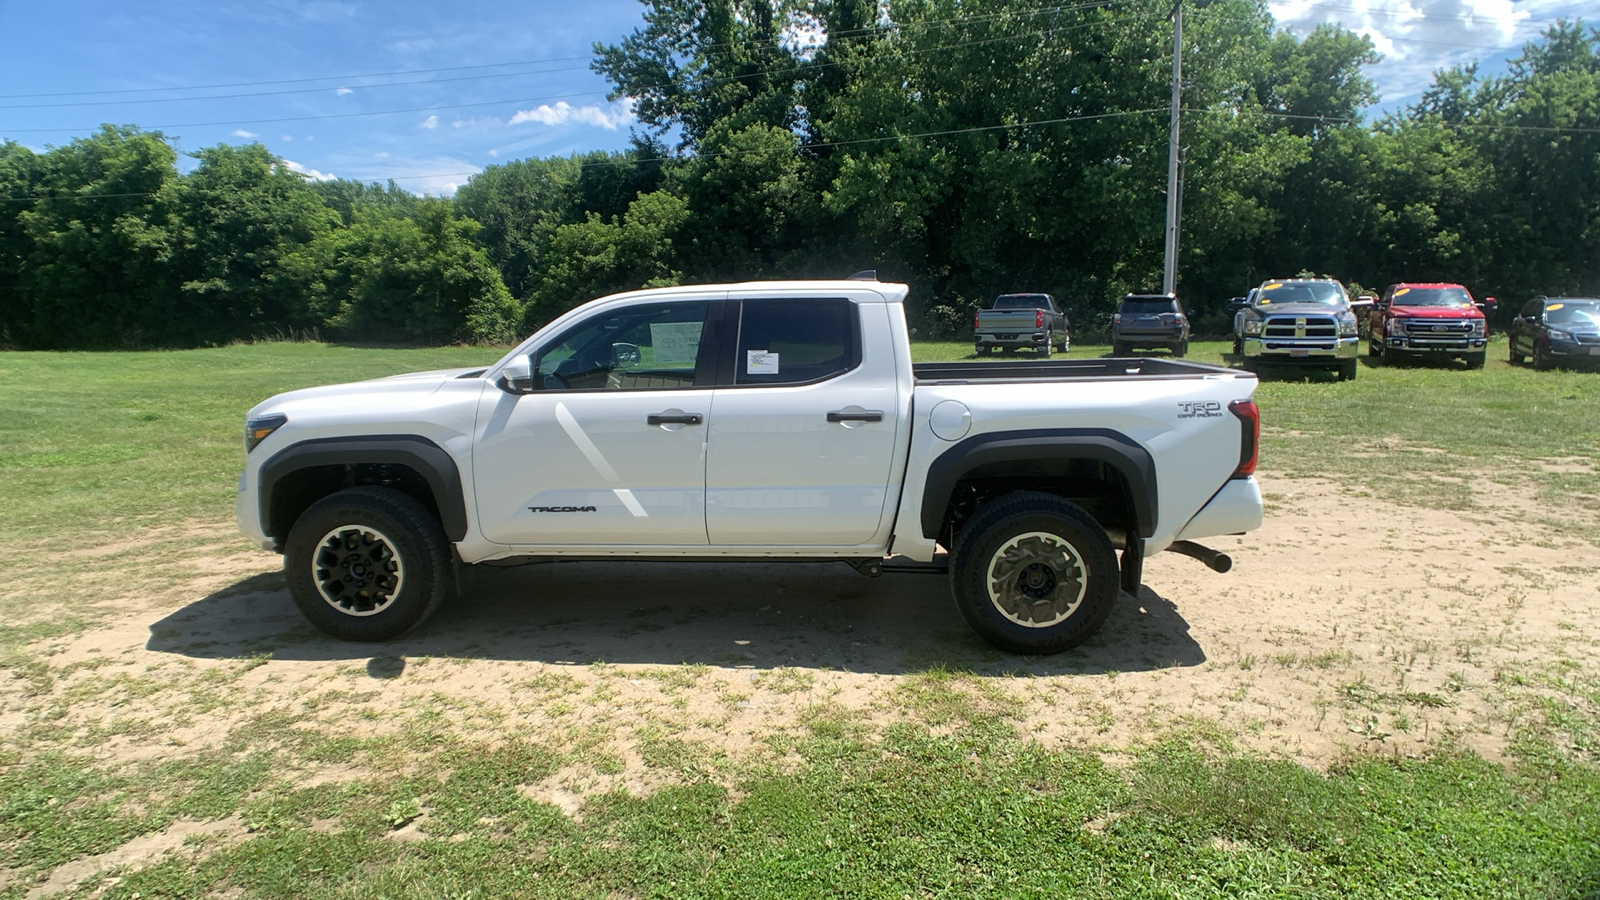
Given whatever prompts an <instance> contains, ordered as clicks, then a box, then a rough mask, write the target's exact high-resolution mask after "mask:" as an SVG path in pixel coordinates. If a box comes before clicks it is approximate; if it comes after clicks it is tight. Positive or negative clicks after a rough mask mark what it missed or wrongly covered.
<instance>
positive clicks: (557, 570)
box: [0, 460, 1600, 885]
mask: <svg viewBox="0 0 1600 900" xmlns="http://www.w3.org/2000/svg"><path fill="white" fill-rule="evenodd" d="M1551 464H1552V465H1572V464H1577V463H1573V461H1568V460H1562V461H1551ZM1466 480H1467V481H1468V483H1469V485H1470V489H1471V492H1472V496H1473V498H1474V502H1473V505H1472V506H1471V507H1470V508H1468V509H1466V510H1465V511H1443V510H1434V509H1425V508H1418V507H1415V506H1401V505H1397V504H1394V503H1390V502H1386V501H1385V500H1382V499H1378V498H1375V497H1372V496H1356V492H1353V491H1352V490H1351V488H1350V487H1349V485H1347V484H1343V483H1336V482H1332V481H1319V480H1308V479H1294V480H1273V479H1271V478H1268V479H1267V480H1266V482H1265V488H1266V491H1267V496H1268V501H1269V502H1268V506H1269V509H1268V517H1267V521H1266V524H1265V526H1264V527H1263V528H1262V529H1260V530H1259V531H1257V532H1254V533H1252V534H1250V535H1247V536H1245V537H1230V538H1221V539H1216V540H1213V541H1207V543H1209V544H1212V545H1213V546H1215V547H1216V548H1217V549H1219V550H1222V551H1224V552H1228V553H1231V554H1233V556H1234V558H1235V568H1234V570H1233V571H1232V572H1231V573H1229V574H1226V575H1217V574H1214V573H1212V572H1211V571H1209V570H1208V569H1206V568H1204V567H1203V566H1201V565H1200V564H1199V563H1197V562H1194V561H1193V560H1190V559H1187V558H1184V557H1181V556H1178V555H1176V554H1170V553H1168V554H1161V555H1159V556H1158V557H1156V558H1154V559H1152V560H1150V561H1149V562H1148V564H1147V566H1146V570H1145V587H1144V588H1143V589H1142V590H1141V592H1140V594H1139V596H1138V597H1136V598H1135V597H1130V596H1128V595H1123V596H1122V598H1121V599H1120V602H1119V603H1118V605H1117V607H1116V609H1115V611H1114V612H1113V613H1112V615H1111V618H1110V619H1109V620H1108V621H1107V623H1106V625H1105V627H1104V629H1103V631H1102V633H1101V634H1100V635H1099V636H1097V637H1096V638H1095V639H1093V640H1092V641H1090V642H1089V644H1087V645H1085V646H1084V647H1082V648H1080V649H1079V650H1077V651H1074V652H1070V653H1067V654H1063V655H1060V656H1056V657H1049V658H1021V657H1015V656H1010V655H1006V654H1002V653H999V652H997V651H995V650H993V649H991V648H989V647H988V646H987V645H986V644H984V643H982V642H981V641H980V640H979V639H978V638H976V637H975V636H974V635H972V634H971V633H970V632H969V631H968V630H967V629H966V627H965V625H964V623H963V622H962V621H961V619H960V617H959V616H958V614H957V613H956V611H955V609H954V607H953V605H952V603H951V601H950V598H949V593H948V587H947V585H946V582H945V581H944V580H943V579H941V578H937V577H928V576H920V575H891V576H885V577H883V578H880V579H876V580H873V579H867V578H864V577H863V576H861V575H858V574H856V573H855V572H853V571H851V570H850V569H849V568H847V567H845V566H843V565H838V564H834V565H815V564H784V565H751V564H737V565H699V566H683V565H679V566H674V565H666V564H654V563H570V564H557V565H542V566H530V567H525V568H520V569H504V570H486V571H481V572H478V573H477V574H476V575H475V581H474V583H473V585H472V589H471V591H470V592H469V594H468V595H467V597H466V598H465V599H463V600H461V601H458V602H457V603H455V604H454V605H452V606H449V607H447V608H445V609H443V610H441V612H440V613H439V614H438V615H436V616H435V617H434V618H433V619H432V620H431V621H430V622H429V623H428V624H427V625H425V626H424V627H423V628H422V629H421V630H420V631H419V632H418V633H416V634H414V635H411V636H408V637H407V638H404V639H402V640H400V641H396V642H393V643H390V644H385V645H381V646H373V645H359V644H347V643H341V642H337V641H333V640H330V639H327V638H324V637H323V636H321V635H320V634H319V633H317V632H315V631H313V630H312V629H311V628H310V627H309V626H308V625H306V624H305V622H304V621H303V619H302V618H301V617H300V615H299V613H298V612H297V611H296V610H295V608H294V606H293V604H292V602H291V601H290V600H289V598H288V595H287V594H286V592H285V591H284V589H283V587H282V579H281V576H280V575H278V574H277V573H276V571H275V568H276V565H277V561H276V558H275V557H271V556H268V555H266V554H260V553H252V552H249V551H247V550H241V549H240V548H238V547H237V546H235V545H233V544H227V545H219V544H217V543H216V542H215V540H203V542H196V541H193V540H188V541H184V542H180V546H186V547H190V549H189V550H187V551H185V552H184V553H182V554H180V555H179V559H178V562H179V564H180V565H181V567H182V568H183V571H184V573H185V574H184V575H183V576H182V577H180V578H177V579H176V580H174V581H173V582H171V584H170V585H169V586H168V587H166V588H164V589H161V590H158V591H154V592H153V593H154V596H144V597H127V598H123V599H122V600H121V601H119V602H121V603H123V604H124V605H125V608H126V610H127V611H126V613H125V614H123V615H120V616H118V617H114V619H113V620H112V621H110V622H109V623H108V624H104V625H101V626H97V627H93V628H91V629H89V630H87V631H84V632H83V633H81V634H79V635H78V636H76V637H72V638H59V639H51V640H46V641H41V642H37V643H36V644H34V645H33V646H32V647H30V648H29V649H30V651H31V652H33V653H34V654H35V655H36V656H37V657H38V658H40V659H42V660H44V661H45V664H46V669H45V675H44V676H41V675H39V674H38V672H37V671H35V672H34V674H33V675H32V676H31V677H30V676H29V675H28V673H26V672H21V671H19V670H16V669H13V670H11V675H10V677H7V676H6V675H5V674H3V673H0V734H3V735H14V736H19V737H15V738H13V737H0V749H11V748H10V747H7V746H6V745H10V744H13V743H14V741H18V740H29V739H37V731H36V729H38V728H41V727H45V726H44V723H48V727H49V728H50V729H51V734H53V735H56V736H57V740H59V741H62V742H64V745H65V746H69V747H75V748H77V750H78V752H83V753H89V754H93V755H94V756H95V757H97V758H98V759H99V760H100V763H101V764H102V765H105V766H108V767H112V768H115V767H118V766H125V765H128V764H130V763H136V762H139V761H143V760H150V759H156V758H170V757H172V756H174V755H183V754H193V753H198V752H201V751H203V750H205V749H208V748H214V747H218V746H221V745H222V744H223V743H224V742H225V741H227V740H228V739H229V737H230V735H238V734H240V733H241V729H251V728H255V729H256V730H255V731H252V732H250V733H251V734H253V735H257V736H258V738H257V739H266V740H271V739H272V738H273V730H272V729H271V728H269V729H266V730H265V731H263V730H262V728H261V723H263V722H275V723H278V724H276V725H274V726H273V728H276V729H277V731H278V732H279V734H278V737H282V736H284V735H285V734H288V733H291V732H300V733H307V734H313V733H314V734H319V735H322V736H326V737H334V738H339V737H358V738H381V737H383V736H386V735H391V736H402V735H404V734H407V733H408V730H409V731H410V732H414V731H415V730H416V729H418V728H433V729H439V728H443V729H445V730H448V731H450V732H451V733H453V734H455V735H456V736H458V737H460V738H462V739H468V740H479V741H494V740H498V739H504V738H510V737H513V736H520V737H530V736H531V737H536V738H537V739H539V740H541V741H545V742H547V743H552V744H554V745H557V746H559V747H562V748H564V749H565V751H566V753H567V755H566V756H565V757H564V759H565V762H564V763H563V765H562V766H561V768H560V770H559V771H558V772H557V773H556V774H555V775H553V776H551V777H549V778H547V779H545V780H544V781H542V782H540V783H536V784H527V785H523V786H522V789H523V791H524V793H525V794H527V795H528V796H530V797H532V798H535V799H539V800H542V801H546V802H550V803H552V804H555V805H556V806H558V807H559V808H561V809H563V810H564V811H565V812H567V813H568V814H569V815H572V816H575V817H580V816H581V815H582V808H583V804H584V800H585V798H587V797H589V796H593V795H595V794H598V793H605V792H608V791H612V790H617V789H626V790H630V791H633V792H636V793H637V792H648V791H650V790H651V789H653V788H654V787H655V786H658V785H660V784H663V783H668V782H672V781H677V780H681V779H683V778H686V777H710V778H713V779H719V780H720V779H722V778H723V776H724V775H727V774H728V773H730V772H733V771H734V770H735V769H736V768H737V769H739V770H740V771H746V772H747V771H748V764H749V763H750V762H751V761H752V760H753V761H755V762H756V764H758V765H768V766H770V767H772V768H773V769H774V770H779V771H781V770H782V769H783V768H785V767H786V766H788V765H791V764H793V763H794V762H795V759H794V758H793V757H792V755H791V751H789V750H788V749H786V747H787V745H786V744H785V743H784V742H783V741H782V740H781V739H779V740H775V738H781V736H783V735H790V734H796V733H799V732H801V731H804V730H806V729H808V728H813V727H816V725H817V723H819V722H826V723H830V725H831V726H832V727H836V728H845V729H857V730H859V733H862V734H871V733H873V732H874V730H875V728H876V727H877V726H882V725H885V724H888V723H891V722H894V721H896V720H899V719H902V718H904V719H914V720H917V721H920V722H925V723H929V724H932V725H934V726H935V727H942V728H951V729H953V728H959V727H963V726H964V725H965V724H967V723H970V722H971V721H973V719H974V717H975V716H982V715H987V716H992V717H996V718H998V719H999V720H1002V721H1005V722H1008V723H1010V724H1011V725H1012V726H1014V727H1015V728H1016V730H1017V731H1018V733H1020V734H1022V735H1024V736H1030V737H1032V738H1033V739H1036V740H1037V741H1039V742H1040V743H1042V744H1044V745H1046V746H1074V747H1083V748H1086V749H1093V750H1097V751H1100V752H1104V753H1108V754H1113V755H1114V754H1116V753H1117V752H1118V751H1119V750H1121V749H1123V748H1127V747H1130V746H1136V745H1138V744H1140V743H1142V742H1145V741H1149V740H1154V739H1158V738H1162V737H1166V736H1170V735H1173V734H1190V735H1210V736H1217V735H1222V736H1225V739H1226V740H1229V741H1231V742H1232V743H1234V744H1236V745H1237V746H1239V747H1241V748H1243V749H1246V750H1251V751H1256V752H1264V753H1267V754H1269V755H1275V756H1281V757H1284V758H1288V759H1292V760H1295V761H1298V762H1301V763H1304V764H1307V765H1310V766H1313V767H1321V766H1325V765H1328V764H1330V763H1333V762H1335V761H1337V760H1340V759H1342V758H1347V757H1348V756H1350V755H1351V754H1364V753H1375V754H1386V755H1418V754H1422V753H1426V752H1429V751H1432V750H1435V749H1438V748H1440V747H1464V748H1468V749H1471V750H1473V751H1475V752H1478V753H1480V754H1483V755H1485V756H1487V757H1489V758H1498V757H1500V756H1502V755H1503V754H1504V752H1505V750H1506V741H1507V738H1508V735H1509V734H1510V732H1511V729H1512V727H1513V725H1514V724H1515V723H1516V721H1517V720H1518V718H1519V717H1521V716H1525V715H1534V714H1536V712H1535V711H1534V710H1533V708H1532V706H1531V704H1530V702H1529V701H1530V698H1532V697H1535V696H1536V695H1537V693H1538V692H1539V690H1541V688H1540V683H1541V682H1540V678H1541V677H1546V676H1549V675H1550V673H1552V672H1554V673H1559V672H1560V671H1563V670H1566V671H1570V670H1574V669H1575V670H1578V671H1584V672H1589V673H1593V672H1595V671H1600V666H1597V658H1596V657H1597V655H1600V602H1597V601H1600V596H1597V588H1596V585H1597V583H1600V581H1597V579H1596V578H1595V575H1596V573H1597V572H1600V561H1597V558H1596V551H1595V547H1594V546H1593V545H1592V544H1591V543H1589V542H1587V541H1586V540H1580V539H1578V537H1575V536H1573V535H1572V534H1571V533H1570V532H1567V536H1565V537H1562V536H1560V535H1561V532H1557V531H1554V530H1552V529H1550V528H1548V527H1546V526H1544V525H1542V524H1541V523H1540V516H1539V513H1538V510H1539V507H1537V506H1536V505H1535V504H1533V503H1532V501H1531V500H1529V499H1527V498H1525V497H1524V496H1523V495H1522V494H1521V493H1519V492H1518V491H1516V490H1514V489H1512V488H1509V487H1506V486H1503V485H1500V484H1497V483H1494V482H1491V481H1489V480H1488V479H1487V478H1481V477H1472V476H1467V477H1466ZM221 527H223V526H220V525H219V526H218V528H221ZM178 533H179V535H180V536H193V534H194V529H192V528H189V529H187V530H185V529H178ZM210 537H211V538H215V537H216V533H215V532H213V533H212V534H211V535H210ZM156 543H159V542H158V541H153V542H152V546H154V545H155V544H156ZM163 546H171V544H170V542H169V543H168V544H166V545H163ZM105 552H106V553H115V554H130V553H131V554H137V553H139V552H140V547H139V546H138V545H137V543H135V544H129V545H127V546H120V547H116V548H106V550H105ZM89 555H90V557H95V558H97V557H96V555H95V554H94V553H90V554H89ZM159 562H160V561H159V560H152V561H150V564H151V565H157V564H159ZM169 567H170V566H169ZM252 573H253V574H252ZM13 587H14V586H13ZM930 673H931V674H930ZM1546 680H1547V681H1548V678H1547V677H1546ZM273 717H276V718H273ZM30 729H34V731H30ZM30 734H33V735H34V737H33V738H28V737H26V736H27V735H30ZM262 735H264V738H263V737H261V736H262ZM291 755H292V754H291ZM426 764H427V762H426V758H425V757H414V758H411V759H410V760H409V761H406V760H405V759H401V760H400V761H399V762H397V761H396V759H395V758H394V757H392V756H385V757H383V758H381V759H379V758H376V757H374V756H372V755H363V754H356V755H354V756H353V757H352V758H351V759H349V760H346V761H341V762H337V763H330V762H327V761H326V760H323V761H320V762H309V761H307V762H304V763H301V764H298V768H297V770H295V771H289V772H284V773H283V775H284V777H285V778H287V779H290V780H293V781H295V782H296V783H299V784H308V783H321V782H326V781H359V780H365V779H369V778H372V777H375V776H376V775H377V774H379V773H380V772H381V771H384V770H385V767H391V768H392V767H393V766H395V765H399V766H402V767H403V766H406V765H413V766H421V765H426ZM734 782H735V779H732V778H728V779H727V783H729V784H730V786H732V785H733V784H734ZM407 827H408V828H412V829H413V830H416V829H418V828H421V829H424V830H425V828H426V819H425V817H424V818H423V819H420V820H419V821H417V822H415V823H413V824H412V825H409V826H407ZM158 843H159V842H158ZM168 843H170V841H169V842H168ZM168 843H161V845H160V846H159V847H157V846H155V845H152V846H151V848H149V850H150V852H149V853H148V854H146V853H144V848H142V847H141V848H137V849H140V853H141V854H143V855H141V856H140V859H141V860H143V859H146V858H148V857H150V856H154V855H158V854H159V853H162V852H167V851H168V850H170V847H169V846H168ZM119 860H120V858H119ZM120 862H121V863H123V864H126V863H127V862H128V861H126V860H121V861H120ZM75 865H76V864H75ZM91 868H98V867H91ZM67 874H68V875H71V876H73V878H72V882H76V880H77V879H78V878H81V877H84V876H85V875H88V874H92V873H90V872H88V871H87V870H81V869H74V870H73V871H72V872H70V873H67ZM62 877H63V878H65V877H66V875H63V876H62ZM48 883H49V884H52V885H53V884H55V883H57V882H56V881H49V882H48Z"/></svg>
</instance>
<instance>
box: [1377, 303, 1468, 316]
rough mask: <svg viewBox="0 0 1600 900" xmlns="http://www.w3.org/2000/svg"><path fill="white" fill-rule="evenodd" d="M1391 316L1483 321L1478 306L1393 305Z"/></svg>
mask: <svg viewBox="0 0 1600 900" xmlns="http://www.w3.org/2000/svg"><path fill="white" fill-rule="evenodd" d="M1389 315H1391V316H1394V317H1395V318H1402V319H1481V318H1483V311H1482V310H1480V309H1478V308H1477V307H1476V306H1398V305H1391V306H1390V307H1389Z"/></svg>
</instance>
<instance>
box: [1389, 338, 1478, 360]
mask: <svg viewBox="0 0 1600 900" xmlns="http://www.w3.org/2000/svg"><path fill="white" fill-rule="evenodd" d="M1384 346H1385V347H1387V348H1388V349H1390V350H1403V351H1405V352H1407V353H1429V354H1433V355H1436V356H1465V355H1467V354H1474V353H1485V352H1487V349H1486V348H1487V347H1488V346H1489V340H1488V338H1481V337H1474V338H1453V339H1446V338H1433V337H1424V336H1412V335H1403V334H1397V335H1390V336H1389V338H1388V340H1386V341H1385V342H1384Z"/></svg>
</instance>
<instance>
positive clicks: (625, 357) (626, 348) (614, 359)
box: [611, 343, 644, 369]
mask: <svg viewBox="0 0 1600 900" xmlns="http://www.w3.org/2000/svg"><path fill="white" fill-rule="evenodd" d="M643 358H644V356H643V354H641V353H640V352H639V346H638V345H637V344H625V343H617V344H612V345H611V368H613V369H631V368H633V367H634V366H637V365H638V364H639V361H640V360H641V359H643Z"/></svg>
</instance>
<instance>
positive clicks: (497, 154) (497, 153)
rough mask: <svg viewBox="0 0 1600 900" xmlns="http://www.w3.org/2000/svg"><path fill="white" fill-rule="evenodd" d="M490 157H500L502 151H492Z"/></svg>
mask: <svg viewBox="0 0 1600 900" xmlns="http://www.w3.org/2000/svg"><path fill="white" fill-rule="evenodd" d="M489 155H490V156H499V155H500V151H499V150H490V151H489Z"/></svg>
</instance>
